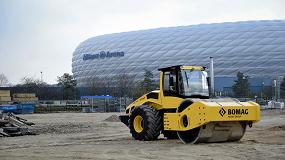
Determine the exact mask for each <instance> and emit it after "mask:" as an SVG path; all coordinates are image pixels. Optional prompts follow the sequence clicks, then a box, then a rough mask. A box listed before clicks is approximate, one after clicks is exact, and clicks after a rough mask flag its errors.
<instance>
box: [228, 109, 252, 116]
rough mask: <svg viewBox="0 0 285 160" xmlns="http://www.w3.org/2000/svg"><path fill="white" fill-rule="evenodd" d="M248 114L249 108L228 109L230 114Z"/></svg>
mask: <svg viewBox="0 0 285 160" xmlns="http://www.w3.org/2000/svg"><path fill="white" fill-rule="evenodd" d="M244 114H248V109H228V115H244Z"/></svg>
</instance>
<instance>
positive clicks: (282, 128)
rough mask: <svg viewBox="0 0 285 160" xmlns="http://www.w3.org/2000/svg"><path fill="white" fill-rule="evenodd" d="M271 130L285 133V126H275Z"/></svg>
mask: <svg viewBox="0 0 285 160" xmlns="http://www.w3.org/2000/svg"><path fill="white" fill-rule="evenodd" d="M269 130H271V131H285V125H281V126H274V127H271V128H269Z"/></svg>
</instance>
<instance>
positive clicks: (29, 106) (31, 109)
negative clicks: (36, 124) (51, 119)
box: [19, 103, 35, 114]
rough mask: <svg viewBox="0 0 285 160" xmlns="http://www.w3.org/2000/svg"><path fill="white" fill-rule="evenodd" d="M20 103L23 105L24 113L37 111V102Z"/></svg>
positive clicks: (22, 110) (22, 111)
mask: <svg viewBox="0 0 285 160" xmlns="http://www.w3.org/2000/svg"><path fill="white" fill-rule="evenodd" d="M19 105H21V113H22V114H31V113H34V112H35V104H33V103H24V104H19Z"/></svg>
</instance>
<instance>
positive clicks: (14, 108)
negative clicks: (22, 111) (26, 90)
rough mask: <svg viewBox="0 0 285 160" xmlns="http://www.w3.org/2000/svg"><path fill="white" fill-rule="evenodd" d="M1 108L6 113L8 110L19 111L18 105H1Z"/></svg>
mask: <svg viewBox="0 0 285 160" xmlns="http://www.w3.org/2000/svg"><path fill="white" fill-rule="evenodd" d="M0 110H2V111H3V112H4V113H7V112H12V113H17V112H18V107H17V105H0Z"/></svg>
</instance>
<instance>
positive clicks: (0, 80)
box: [0, 73, 9, 87]
mask: <svg viewBox="0 0 285 160" xmlns="http://www.w3.org/2000/svg"><path fill="white" fill-rule="evenodd" d="M8 83H9V81H8V79H7V77H6V76H5V75H4V74H2V73H1V74H0V87H6V86H8Z"/></svg>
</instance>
